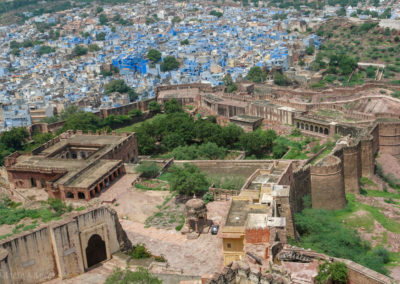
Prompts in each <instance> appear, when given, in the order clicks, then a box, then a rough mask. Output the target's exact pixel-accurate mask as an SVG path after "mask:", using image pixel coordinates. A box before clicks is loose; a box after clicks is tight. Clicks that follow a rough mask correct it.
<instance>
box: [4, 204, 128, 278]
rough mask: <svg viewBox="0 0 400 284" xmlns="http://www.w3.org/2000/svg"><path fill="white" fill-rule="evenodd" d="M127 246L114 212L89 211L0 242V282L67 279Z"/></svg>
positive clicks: (100, 209)
mask: <svg viewBox="0 0 400 284" xmlns="http://www.w3.org/2000/svg"><path fill="white" fill-rule="evenodd" d="M131 247H132V244H131V242H130V241H129V239H128V237H127V235H126V233H125V231H124V230H123V229H122V227H121V224H120V223H119V220H118V216H117V214H116V212H115V211H114V210H112V209H110V208H108V207H106V206H100V207H95V208H91V209H88V210H86V211H85V212H80V213H75V214H74V215H70V216H67V218H65V219H63V220H61V221H55V222H52V223H49V224H46V225H44V226H41V227H39V228H37V229H34V230H32V231H29V232H23V233H20V234H18V235H15V236H12V237H9V238H8V239H5V240H2V241H0V283H4V284H12V283H26V284H30V283H32V284H33V283H41V282H44V281H48V280H51V279H55V278H59V279H66V278H71V277H73V276H76V275H79V274H81V273H84V272H85V271H87V270H88V269H89V268H90V267H92V266H94V265H96V264H98V263H101V262H102V261H105V260H108V259H110V258H111V257H112V254H114V253H115V252H118V251H121V250H122V251H128V250H130V249H131Z"/></svg>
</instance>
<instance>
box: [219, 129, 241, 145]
mask: <svg viewBox="0 0 400 284" xmlns="http://www.w3.org/2000/svg"><path fill="white" fill-rule="evenodd" d="M243 134H244V131H243V128H241V127H240V126H237V125H236V124H233V123H230V124H228V125H227V126H226V127H222V129H221V132H220V135H221V137H222V139H223V141H224V145H225V146H226V147H229V148H231V149H233V148H236V147H237V144H238V143H239V141H240V137H241V136H242V135H243Z"/></svg>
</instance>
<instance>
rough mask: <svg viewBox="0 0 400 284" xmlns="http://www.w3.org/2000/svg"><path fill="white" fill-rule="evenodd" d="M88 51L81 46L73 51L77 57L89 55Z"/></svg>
mask: <svg viewBox="0 0 400 284" xmlns="http://www.w3.org/2000/svg"><path fill="white" fill-rule="evenodd" d="M87 52H88V49H87V48H86V47H83V46H81V45H77V46H75V47H74V49H73V51H72V55H73V56H74V57H75V56H82V55H85V54H87Z"/></svg>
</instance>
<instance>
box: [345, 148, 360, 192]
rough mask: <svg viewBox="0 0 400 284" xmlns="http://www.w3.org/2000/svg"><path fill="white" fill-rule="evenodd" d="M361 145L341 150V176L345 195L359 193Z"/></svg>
mask: <svg viewBox="0 0 400 284" xmlns="http://www.w3.org/2000/svg"><path fill="white" fill-rule="evenodd" d="M360 154H361V145H360V143H357V144H356V145H353V146H348V147H345V148H343V176H344V187H345V191H346V193H360V178H361V155H360Z"/></svg>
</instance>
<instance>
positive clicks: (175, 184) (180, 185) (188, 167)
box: [169, 163, 209, 195]
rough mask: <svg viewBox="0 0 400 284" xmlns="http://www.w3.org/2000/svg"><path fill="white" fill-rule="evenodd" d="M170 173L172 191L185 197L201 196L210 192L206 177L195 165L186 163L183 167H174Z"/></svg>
mask: <svg viewBox="0 0 400 284" xmlns="http://www.w3.org/2000/svg"><path fill="white" fill-rule="evenodd" d="M169 172H170V173H171V179H170V186H171V190H172V191H176V192H178V193H179V194H185V195H193V194H200V195H201V194H202V193H204V192H206V191H207V190H208V186H209V183H208V181H207V179H206V176H205V175H204V174H202V173H201V172H200V170H199V168H198V167H196V166H195V165H192V164H187V163H185V164H184V165H183V167H178V166H172V167H171V170H170V171H169Z"/></svg>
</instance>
